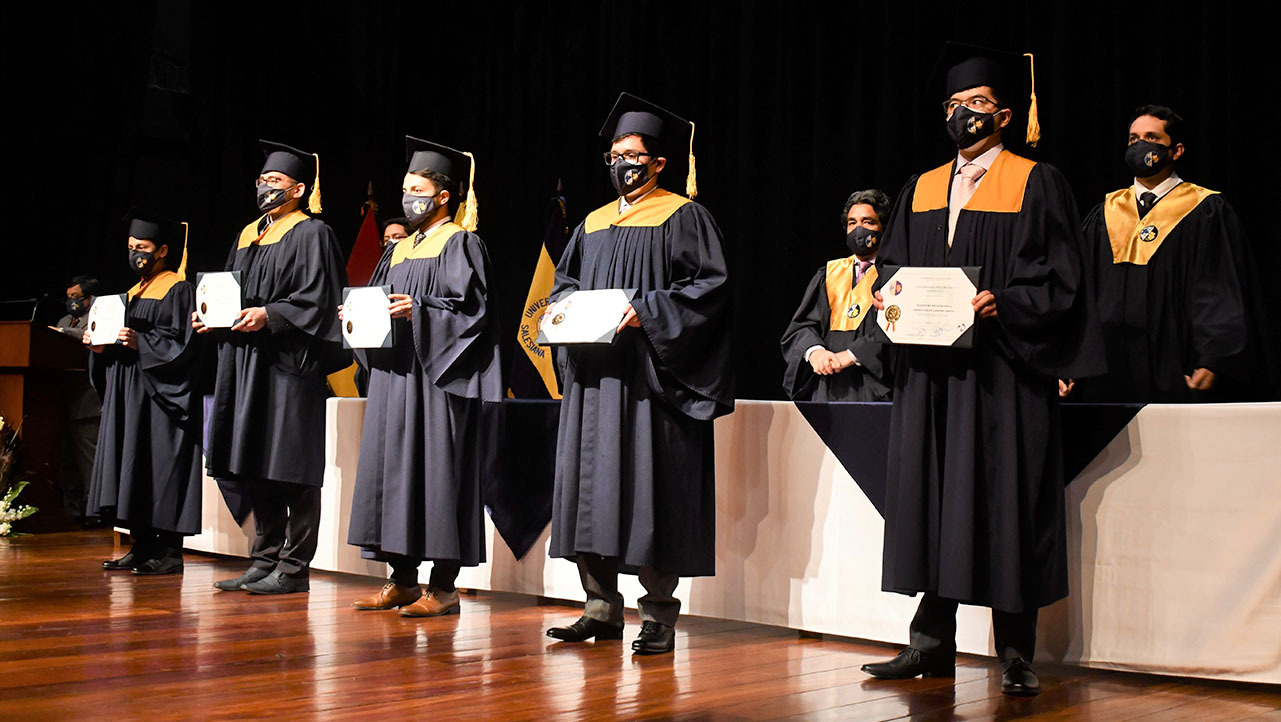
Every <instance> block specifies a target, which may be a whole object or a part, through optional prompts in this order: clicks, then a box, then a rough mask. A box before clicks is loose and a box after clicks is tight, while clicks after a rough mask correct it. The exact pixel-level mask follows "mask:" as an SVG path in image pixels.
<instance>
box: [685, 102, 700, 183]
mask: <svg viewBox="0 0 1281 722" xmlns="http://www.w3.org/2000/svg"><path fill="white" fill-rule="evenodd" d="M685 195H686V196H687V197H689V198H691V199H692V198H693V197H694V196H696V195H698V169H697V168H696V167H695V166H694V122H693V121H690V123H689V173H688V174H687V175H686V176H685Z"/></svg>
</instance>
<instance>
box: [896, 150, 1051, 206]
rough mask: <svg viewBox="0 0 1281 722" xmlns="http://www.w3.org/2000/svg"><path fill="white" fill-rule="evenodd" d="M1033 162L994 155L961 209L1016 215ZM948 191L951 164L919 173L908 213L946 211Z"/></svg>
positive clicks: (1014, 156)
mask: <svg viewBox="0 0 1281 722" xmlns="http://www.w3.org/2000/svg"><path fill="white" fill-rule="evenodd" d="M1035 167H1036V161H1031V160H1028V159H1027V158H1024V157H1022V156H1017V155H1014V154H1013V153H1011V152H1010V151H1008V150H1003V151H1001V152H1000V153H998V154H997V156H996V160H994V161H992V167H991V168H988V169H987V173H984V174H983V178H982V180H981V182H980V183H979V187H978V190H976V191H974V195H973V196H972V197H971V198H970V200H969V201H967V202H966V204H965V206H964V207H963V208H962V209H963V210H967V211H979V212H982V213H1018V212H1019V211H1021V210H1023V195H1024V193H1025V192H1026V191H1027V179H1028V176H1030V175H1032V169H1033V168H1035ZM951 188H952V164H951V163H948V164H947V165H944V166H940V167H938V168H935V169H934V170H932V171H928V172H926V173H922V174H921V177H920V178H918V179H917V180H916V190H915V191H914V192H913V193H912V212H913V213H924V212H926V211H936V210H939V209H941V208H947V194H948V191H949V190H951Z"/></svg>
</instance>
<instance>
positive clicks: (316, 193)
mask: <svg viewBox="0 0 1281 722" xmlns="http://www.w3.org/2000/svg"><path fill="white" fill-rule="evenodd" d="M312 155H313V156H315V158H316V182H315V183H314V184H312V188H311V194H310V195H308V196H307V212H308V213H313V214H314V213H320V211H321V208H320V154H319V153H312Z"/></svg>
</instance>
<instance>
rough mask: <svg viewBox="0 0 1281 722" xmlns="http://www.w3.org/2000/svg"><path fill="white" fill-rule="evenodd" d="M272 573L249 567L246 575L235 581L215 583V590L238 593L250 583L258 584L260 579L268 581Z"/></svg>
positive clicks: (226, 580)
mask: <svg viewBox="0 0 1281 722" xmlns="http://www.w3.org/2000/svg"><path fill="white" fill-rule="evenodd" d="M268 574H271V572H269V571H267V570H266V569H260V568H258V567H249V569H247V570H246V571H245V573H244V574H241V575H240V576H238V577H236V578H235V579H224V580H222V581H221V582H214V589H221V590H222V591H224V592H238V591H240V587H241V586H243V585H245V584H248V583H250V582H256V581H258V580H260V579H266V578H267V575H268Z"/></svg>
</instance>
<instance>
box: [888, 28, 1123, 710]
mask: <svg viewBox="0 0 1281 722" xmlns="http://www.w3.org/2000/svg"><path fill="white" fill-rule="evenodd" d="M940 64H941V66H942V67H945V68H947V69H948V70H947V72H946V80H945V83H944V85H945V92H944V93H943V94H942V98H943V99H944V100H945V101H946V103H945V104H944V110H945V112H946V117H947V128H948V132H949V134H950V135H951V136H952V138H953V139H954V140H955V141H956V145H957V148H959V149H960V150H959V153H958V155H957V156H956V157H955V158H954V159H953V160H952V161H950V162H948V163H947V164H945V165H943V166H941V167H939V168H936V169H934V170H932V171H929V172H926V173H923V174H921V175H919V176H916V177H914V178H912V179H911V180H910V181H909V182H908V183H907V185H906V187H904V189H903V192H902V194H901V195H899V197H898V202H897V205H896V206H895V208H894V213H893V215H892V218H891V220H890V227H889V230H888V231H887V233H886V237H885V242H884V245H883V246H882V248H881V254H880V258H879V262H880V263H882V264H886V265H899V266H979V267H981V270H980V272H979V283H978V284H977V294H976V296H975V297H974V299H973V300H972V302H971V303H972V306H973V308H974V311H975V326H974V336H973V339H974V341H973V347H972V348H952V347H937V346H912V345H899V346H897V347H896V348H897V352H898V353H897V358H896V359H895V382H894V407H893V412H892V415H891V422H890V424H891V428H890V448H889V458H888V479H887V484H886V509H885V545H884V551H883V554H884V560H883V564H882V579H881V586H882V589H884V590H885V591H890V592H900V593H904V594H917V593H921V594H922V597H921V602H920V606H919V607H918V609H917V613H916V616H915V618H914V619H913V620H912V624H911V627H910V640H911V641H910V646H909V647H908V648H907V649H904V650H903V651H902V652H901V653H900V654H899V655H898V657H896V658H894V659H893V660H891V661H889V662H884V663H876V664H868V665H865V666H864V667H863V669H864V671H866V672H868V673H869V674H872V675H873V676H876V677H881V678H886V679H901V678H908V677H914V676H918V675H926V676H929V675H940V676H952V675H953V674H954V665H955V657H956V608H957V605H958V604H973V605H978V606H984V607H991V609H992V624H993V630H994V633H995V639H996V651H997V654H998V656H999V657H1000V660H1001V662H1002V691H1003V692H1005V693H1007V694H1014V695H1033V694H1037V693H1038V692H1039V691H1040V682H1039V680H1038V679H1037V677H1036V674H1035V672H1034V671H1033V670H1032V667H1031V659H1032V657H1033V654H1034V652H1035V649H1034V647H1035V643H1036V618H1037V610H1038V608H1040V607H1042V606H1045V605H1047V604H1050V603H1052V602H1054V601H1056V600H1058V599H1061V598H1062V597H1064V596H1065V595H1066V594H1067V591H1068V590H1067V579H1068V573H1067V549H1066V529H1065V513H1064V499H1063V486H1064V479H1063V466H1062V460H1061V453H1060V439H1059V434H1060V422H1059V408H1058V388H1057V387H1058V383H1057V379H1058V378H1067V377H1071V376H1076V377H1084V376H1089V375H1093V374H1097V373H1098V372H1100V371H1101V370H1102V360H1103V359H1102V339H1101V335H1100V331H1099V327H1098V322H1097V319H1096V318H1095V317H1094V316H1093V305H1092V304H1091V303H1090V302H1089V294H1088V289H1087V287H1086V285H1085V284H1086V274H1085V271H1084V268H1083V267H1082V261H1081V243H1082V241H1081V234H1080V221H1079V219H1078V217H1077V212H1076V204H1075V202H1074V201H1073V197H1072V192H1071V190H1070V189H1069V188H1068V185H1067V182H1066V181H1065V180H1064V178H1063V176H1062V175H1061V174H1060V173H1059V171H1058V170H1057V169H1055V168H1053V167H1052V166H1050V165H1048V164H1045V163H1037V162H1034V161H1031V160H1028V159H1026V158H1022V157H1020V156H1017V155H1015V154H1013V153H1011V152H1010V151H1008V150H1005V149H1004V145H1003V141H1002V135H1003V132H1004V128H1005V127H1006V126H1007V125H1008V124H1009V123H1010V122H1011V121H1012V118H1013V116H1014V110H1013V108H1012V107H1011V104H1012V103H1014V102H1015V101H1014V99H1015V98H1018V97H1027V96H1026V95H1023V94H1021V93H1019V92H1018V91H1017V88H1018V85H1019V83H1018V81H1017V80H1016V79H1017V78H1020V77H1024V73H1025V72H1026V71H1027V69H1028V67H1029V61H1028V60H1027V59H1026V58H1024V57H1022V56H1018V55H1009V54H1005V53H999V52H996V51H991V50H986V49H982V48H974V47H971V46H964V45H957V44H949V45H948V47H947V49H946V50H945V51H944V54H943V60H942V61H941V63H940ZM1028 129H1029V130H1030V131H1033V132H1032V133H1029V136H1030V137H1029V138H1028V140H1029V142H1034V141H1035V140H1036V139H1037V137H1038V136H1039V126H1038V125H1037V123H1036V122H1035V120H1034V118H1033V117H1031V113H1029V118H1028ZM885 281H886V279H885V278H884V276H883V277H882V278H881V279H880V282H881V283H885ZM878 293H879V291H878ZM876 303H877V304H878V308H880V307H881V306H883V301H882V300H881V299H880V298H877V299H876ZM1065 371H1070V372H1071V373H1070V374H1068V376H1065V375H1064V373H1065Z"/></svg>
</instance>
